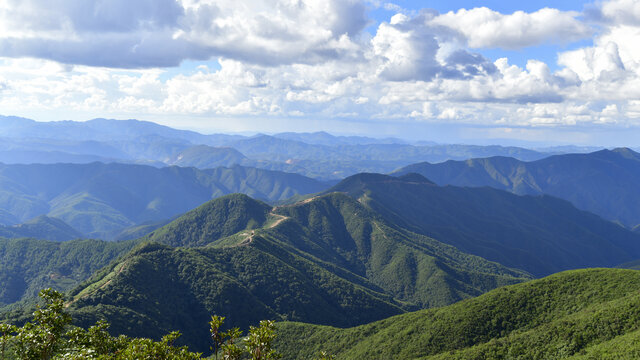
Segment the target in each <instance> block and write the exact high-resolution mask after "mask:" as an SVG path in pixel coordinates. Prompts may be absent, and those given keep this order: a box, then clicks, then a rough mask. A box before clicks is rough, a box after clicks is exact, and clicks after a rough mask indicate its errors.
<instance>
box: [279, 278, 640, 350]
mask: <svg viewBox="0 0 640 360" xmlns="http://www.w3.org/2000/svg"><path fill="white" fill-rule="evenodd" d="M639 290H640V272H638V271H635V270H619V269H589V270H574V271H567V272H563V273H559V274H555V275H551V276H549V277H547V278H544V279H540V280H534V281H530V282H526V283H523V284H517V285H512V286H506V287H503V288H499V289H496V290H493V291H491V292H488V293H486V294H484V295H481V296H479V297H477V298H473V299H469V300H465V301H461V302H459V303H456V304H453V305H450V306H447V307H443V308H439V309H431V310H423V311H418V312H414V313H409V314H404V315H399V316H395V317H391V318H388V319H385V320H381V321H378V322H374V323H371V324H367V325H362V326H359V327H355V328H350V329H337V328H332V327H326V326H316V325H309V324H301V323H283V324H280V325H279V326H278V332H279V334H280V336H279V338H278V341H277V344H276V347H277V348H278V349H279V350H280V351H282V353H283V355H284V358H286V359H301V358H305V357H306V356H310V355H312V354H315V353H316V352H317V351H319V350H320V349H323V350H326V351H328V352H330V353H333V354H335V355H336V358H337V359H513V358H518V359H564V358H570V357H572V356H575V357H576V358H581V359H599V358H616V354H617V355H618V356H620V357H618V358H633V356H631V357H630V354H633V353H638V351H639V350H638V346H637V342H636V343H634V341H636V340H637V339H638V332H639V331H640V312H638V306H640V292H639Z"/></svg>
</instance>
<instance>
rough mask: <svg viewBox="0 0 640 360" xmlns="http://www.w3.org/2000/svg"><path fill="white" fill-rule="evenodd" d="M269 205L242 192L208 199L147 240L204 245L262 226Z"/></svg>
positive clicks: (268, 210)
mask: <svg viewBox="0 0 640 360" xmlns="http://www.w3.org/2000/svg"><path fill="white" fill-rule="evenodd" d="M270 211H271V206H269V205H267V204H265V203H263V202H261V201H258V200H254V199H252V198H251V197H249V196H247V195H244V194H231V195H226V196H222V197H219V198H217V199H214V200H211V201H208V202H206V203H204V204H202V205H201V206H199V207H197V208H196V209H194V210H191V211H189V212H188V213H186V214H184V215H183V216H181V217H179V218H178V219H176V220H174V221H172V222H171V223H169V224H167V225H166V226H164V227H162V228H160V229H158V230H156V231H154V232H152V233H151V234H149V235H148V236H147V239H148V240H151V241H155V242H159V243H163V244H167V245H171V246H203V245H207V244H210V243H212V242H215V241H216V240H218V239H220V238H223V237H226V236H230V235H233V234H235V233H237V232H239V231H242V230H245V229H255V228H259V227H262V226H263V225H264V224H265V222H266V221H267V214H268V213H269V212H270Z"/></svg>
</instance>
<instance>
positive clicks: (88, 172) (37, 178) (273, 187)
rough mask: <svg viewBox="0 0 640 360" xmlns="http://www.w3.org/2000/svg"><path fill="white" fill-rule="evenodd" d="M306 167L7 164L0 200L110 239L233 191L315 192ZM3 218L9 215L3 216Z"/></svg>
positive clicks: (269, 197)
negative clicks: (292, 170)
mask: <svg viewBox="0 0 640 360" xmlns="http://www.w3.org/2000/svg"><path fill="white" fill-rule="evenodd" d="M323 189H325V185H324V184H322V183H320V182H318V181H315V180H313V179H310V178H305V177H304V176H301V175H296V174H287V173H282V172H277V171H268V170H260V169H255V168H244V167H240V166H235V167H232V168H217V169H210V170H197V169H194V168H180V167H168V168H162V169H158V168H154V167H151V166H142V165H124V164H102V163H92V164H85V165H78V164H53V165H1V164H0V208H2V209H4V210H5V211H6V212H7V213H8V214H9V215H10V216H11V217H13V218H15V219H17V220H18V221H19V222H24V221H27V220H28V219H31V218H33V217H36V216H39V215H43V214H44V215H48V216H52V217H56V218H59V219H61V220H63V221H64V222H66V223H68V224H69V225H71V226H72V227H73V228H75V229H77V230H78V231H80V232H82V233H84V234H86V235H87V236H90V237H98V238H106V239H110V238H113V237H114V236H117V234H118V233H119V232H120V231H122V230H123V229H125V228H128V227H130V226H133V225H138V224H140V223H143V222H148V221H152V222H155V221H161V220H165V219H170V218H172V217H174V216H176V215H178V214H181V213H184V212H185V211H188V210H190V209H193V208H194V207H196V206H198V205H200V204H202V203H203V202H205V201H207V200H210V199H212V198H215V197H219V196H222V195H226V194H229V193H234V192H242V193H246V194H248V195H250V196H252V197H256V198H259V199H262V200H266V201H276V200H282V199H285V198H288V197H290V196H293V195H296V194H307V193H315V192H318V191H321V190H323ZM1 218H7V216H2V214H0V220H1Z"/></svg>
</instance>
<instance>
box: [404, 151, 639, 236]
mask: <svg viewBox="0 0 640 360" xmlns="http://www.w3.org/2000/svg"><path fill="white" fill-rule="evenodd" d="M411 172H414V173H419V174H422V175H424V176H426V177H427V178H429V179H431V180H433V181H434V182H436V183H437V184H440V185H456V186H491V187H494V188H497V189H502V190H508V191H511V192H513V193H516V194H549V195H553V196H556V197H559V198H562V199H565V200H569V201H570V202H572V203H573V204H574V205H575V206H576V207H578V208H580V209H583V210H587V211H590V212H592V213H594V214H598V215H600V216H602V217H604V218H605V219H608V220H612V221H618V222H620V223H622V224H624V225H625V226H627V227H630V228H631V227H634V226H636V225H639V224H640V188H639V187H638V186H637V184H638V183H640V154H638V153H636V152H634V151H632V150H630V149H627V148H619V149H615V150H601V151H597V152H593V153H590V154H568V155H556V156H551V157H548V158H545V159H542V160H537V161H531V162H523V161H519V160H516V159H513V158H504V157H491V158H482V159H471V160H466V161H447V162H444V163H440V164H429V163H419V164H414V165H410V166H407V167H405V168H403V169H401V170H398V171H397V172H396V173H394V174H395V175H402V174H406V173H411Z"/></svg>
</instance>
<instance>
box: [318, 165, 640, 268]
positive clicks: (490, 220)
mask: <svg viewBox="0 0 640 360" xmlns="http://www.w3.org/2000/svg"><path fill="white" fill-rule="evenodd" d="M334 191H338V192H343V193H346V194H349V195H350V196H352V197H353V198H356V199H358V200H359V201H360V202H362V203H364V204H367V206H368V207H370V208H372V209H374V210H376V211H377V212H379V213H380V214H382V215H383V216H385V217H386V218H387V219H389V220H390V221H391V222H393V223H395V224H398V225H400V226H403V227H405V228H407V229H410V230H411V231H414V232H416V233H420V234H423V235H426V236H429V237H433V238H435V239H438V240H440V241H442V242H445V243H447V244H450V245H453V246H455V247H456V248H458V249H460V250H461V251H464V252H467V253H470V254H474V255H478V256H482V257H483V258H485V259H488V260H491V261H496V262H499V263H501V264H503V265H505V266H508V267H515V268H519V269H523V270H525V271H527V272H529V273H531V274H533V275H536V276H545V275H549V274H552V273H554V272H558V271H562V270H568V269H576V268H584V267H593V266H615V265H618V264H620V263H623V262H627V261H631V260H633V259H637V258H640V238H639V237H638V234H637V233H634V232H632V231H629V230H627V229H624V228H623V227H621V226H619V225H616V224H614V223H611V222H608V221H606V220H604V219H602V218H600V217H598V216H596V215H593V214H591V213H588V212H586V211H581V210H578V209H577V208H575V207H574V206H573V205H572V204H571V203H569V202H567V201H565V200H561V199H558V198H555V197H552V196H548V195H538V196H531V195H526V196H518V195H514V194H510V193H508V192H506V191H502V190H496V189H492V188H489V187H481V188H471V187H456V186H451V185H448V186H438V185H436V184H434V183H432V182H431V181H429V180H427V179H426V178H424V177H423V176H421V175H419V174H407V175H404V176H401V177H393V176H389V175H382V174H359V175H354V176H352V177H349V178H347V179H345V180H343V181H342V182H340V183H339V184H337V185H335V186H334V187H332V188H331V189H329V190H328V192H334Z"/></svg>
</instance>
